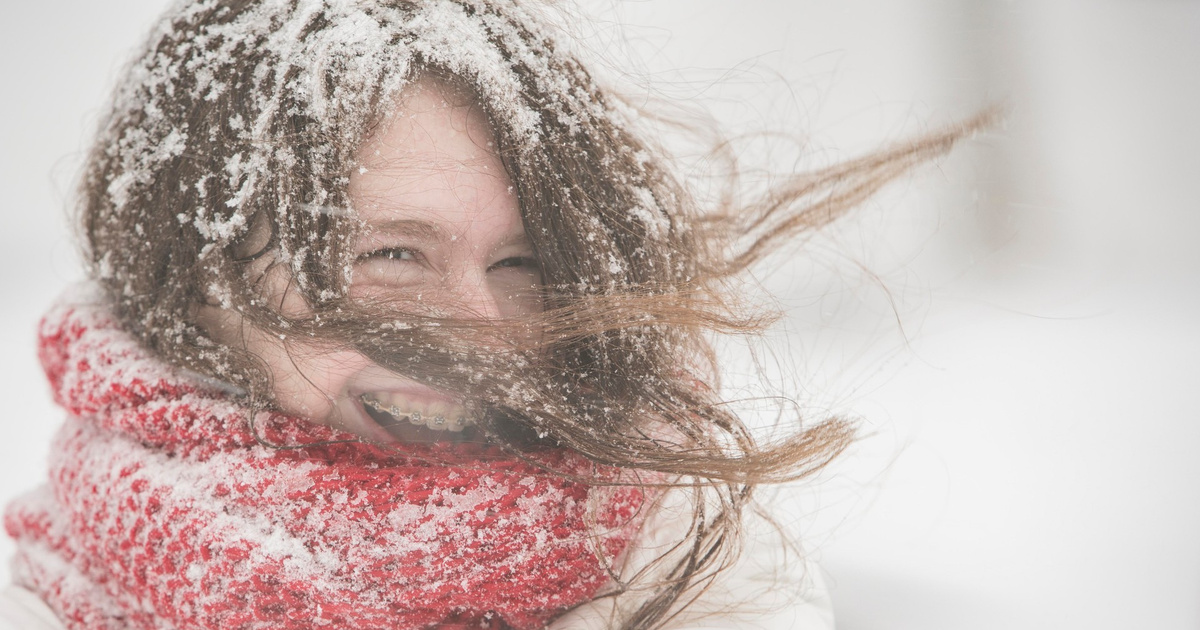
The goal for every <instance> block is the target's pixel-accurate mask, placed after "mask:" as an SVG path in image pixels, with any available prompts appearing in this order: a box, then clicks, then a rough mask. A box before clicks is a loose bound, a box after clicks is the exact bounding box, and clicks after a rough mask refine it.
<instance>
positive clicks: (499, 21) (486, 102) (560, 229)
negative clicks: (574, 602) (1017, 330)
mask: <svg viewBox="0 0 1200 630" xmlns="http://www.w3.org/2000/svg"><path fill="white" fill-rule="evenodd" d="M541 22H542V20H540V19H539V17H538V16H537V15H535V14H534V12H533V11H532V10H531V9H530V8H529V7H527V6H525V5H524V4H523V3H520V2H517V1H512V0H454V1H453V2H421V1H405V0H364V1H363V2H359V3H357V4H356V5H355V6H353V7H346V6H337V7H334V6H319V5H317V4H315V3H300V2H297V1H295V0H262V1H254V0H216V1H207V2H195V3H192V4H182V5H180V6H179V8H177V9H176V10H174V12H173V13H171V14H169V15H168V16H166V17H165V18H164V19H163V20H162V22H161V23H160V25H159V26H158V27H157V28H156V30H155V31H154V32H153V34H152V36H151V39H150V41H149V43H148V46H147V48H146V49H145V51H144V53H143V54H142V55H141V57H140V58H139V59H138V60H137V61H136V62H135V63H134V65H133V66H132V67H131V69H130V71H129V73H128V74H127V76H126V78H125V80H124V81H123V82H122V83H121V84H120V86H119V87H118V90H117V93H116V97H115V102H114V104H113V108H112V111H111V113H110V115H109V116H108V118H107V119H106V122H105V125H104V126H103V128H102V129H101V131H100V134H99V137H98V140H97V142H96V144H95V147H94V148H93V150H92V153H91V155H90V159H89V161H88V164H87V167H86V171H85V175H84V178H83V181H82V212H81V220H82V227H83V231H84V234H85V237H86V248H87V251H86V259H87V260H88V261H90V269H91V273H92V275H93V277H95V278H96V279H97V280H98V281H99V283H100V284H101V285H102V286H103V287H104V289H105V290H106V292H107V294H108V295H109V297H110V299H111V301H112V304H113V305H114V308H115V309H116V312H117V315H118V316H119V317H120V318H121V320H122V321H123V322H124V324H125V326H126V327H127V328H128V329H129V330H131V331H133V332H134V333H135V334H136V335H138V336H139V337H140V339H141V340H142V341H143V343H144V344H145V345H146V346H147V347H149V348H150V349H152V350H153V351H154V352H156V353H158V354H159V355H160V356H162V357H163V358H164V359H165V360H167V361H170V362H172V363H174V364H176V365H179V366H181V367H184V368H186V369H189V370H192V371H195V372H199V373H202V374H206V375H208V376H211V377H213V378H216V379H220V380H221V381H224V382H227V383H230V384H232V385H234V386H236V387H237V388H240V389H242V390H244V391H245V392H246V397H247V398H248V400H249V401H250V402H251V404H262V405H270V404H271V401H270V396H271V386H270V375H269V369H268V367H267V366H264V365H262V364H261V361H260V360H259V359H258V358H257V357H255V356H253V355H251V354H249V353H247V352H245V351H244V350H243V349H240V348H238V347H233V346H230V345H227V344H223V343H220V342H219V341H218V340H216V339H214V338H213V336H212V335H210V334H209V331H207V330H206V328H205V326H204V325H202V322H201V321H200V319H199V317H198V311H199V308H200V306H201V305H219V306H220V307H221V308H223V309H226V310H228V311H232V312H236V313H238V314H239V315H240V317H241V318H242V321H243V322H245V323H246V324H247V325H251V326H255V327H258V328H260V329H262V330H265V331H269V332H272V333H276V334H280V335H292V336H299V337H312V338H316V339H321V340H323V341H327V342H330V343H333V344H338V345H340V346H343V347H348V348H354V349H357V350H358V351H360V352H362V353H363V354H364V355H366V356H367V357H369V358H371V359H372V360H374V361H375V362H377V363H378V364H379V365H381V366H384V367H386V368H389V369H391V370H393V371H395V372H396V373H398V374H402V375H404V376H406V377H409V378H413V379H416V380H418V381H421V382H424V383H427V384H429V385H431V386H433V387H437V388H440V389H443V390H446V391H453V392H456V393H459V394H462V395H463V397H464V398H466V399H469V400H472V401H476V402H475V403H474V404H476V405H478V406H481V407H484V408H486V409H487V410H488V413H487V414H485V415H484V416H483V419H482V421H481V422H482V429H483V430H484V431H485V432H487V433H488V435H489V436H490V438H491V439H492V440H494V441H495V442H497V443H498V444H501V445H503V446H506V447H508V448H510V449H512V450H513V451H514V452H515V453H519V452H521V449H522V448H526V447H528V446H529V444H530V443H539V442H542V443H547V444H554V445H559V446H563V447H567V448H571V449H574V450H576V451H578V452H580V453H582V454H583V455H585V456H587V457H588V458H590V459H591V460H593V461H595V462H597V463H600V464H605V465H610V466H617V467H621V468H625V469H630V470H638V471H652V472H653V473H654V475H653V476H652V478H653V479H655V480H657V481H661V480H667V481H666V483H667V484H668V485H675V486H679V487H682V488H687V489H690V490H691V491H692V492H693V495H692V496H693V501H692V521H693V522H692V524H691V526H690V527H688V528H686V531H685V532H684V533H683V538H682V540H681V541H680V542H679V544H678V545H676V546H675V548H674V550H673V552H671V553H669V554H665V556H664V558H665V559H664V561H663V563H664V564H663V566H662V567H661V568H660V570H657V571H653V572H644V573H639V575H638V576H636V579H635V578H634V577H630V576H616V577H617V578H618V581H617V583H618V585H619V586H618V589H617V590H618V591H621V590H630V591H632V590H634V586H636V585H635V584H634V582H636V581H637V580H643V581H647V582H649V585H648V586H647V585H643V586H642V587H640V588H639V589H637V590H638V592H639V593H641V595H640V599H639V600H638V603H637V605H635V606H632V607H628V608H626V609H625V612H624V613H623V616H621V618H619V619H616V620H614V623H615V624H616V625H618V626H619V627H622V628H653V627H658V626H660V625H662V624H663V623H665V622H666V620H668V619H670V618H671V616H672V615H674V614H675V613H676V612H677V611H678V610H679V609H680V607H681V606H683V605H685V604H686V603H687V602H689V601H690V600H691V598H693V597H694V595H695V593H696V590H697V588H698V587H699V586H702V585H703V584H705V583H707V578H708V577H710V576H711V574H712V573H713V571H714V570H716V569H717V568H719V567H721V566H723V565H724V564H725V563H726V562H727V560H728V559H729V556H730V554H731V553H733V552H734V551H735V550H736V548H737V533H738V525H739V523H740V519H741V514H742V511H743V509H744V507H745V506H746V504H747V502H748V501H749V499H750V497H751V495H752V492H753V489H754V488H755V486H756V485H758V484H762V483H771V482H781V481H787V480H792V479H797V478H801V477H804V476H806V475H809V474H811V473H812V472H813V471H816V470H818V469H820V468H821V467H822V466H824V465H825V464H826V463H827V462H829V461H830V460H831V459H832V458H833V457H835V456H836V455H837V454H838V453H839V452H840V451H842V450H843V449H844V448H845V447H846V446H847V444H848V443H849V442H850V440H851V439H852V436H853V433H854V431H853V427H852V425H851V424H850V423H848V422H846V421H843V420H841V419H837V418H831V419H823V420H821V421H819V422H815V423H797V429H796V430H795V431H794V432H793V433H792V434H791V435H789V436H787V437H785V438H784V439H782V440H779V441H776V442H772V443H769V444H761V443H759V441H758V440H756V438H755V436H754V435H753V434H752V432H751V431H749V430H748V429H747V427H746V425H745V424H743V422H742V421H741V420H739V418H738V417H737V416H736V415H735V414H733V413H732V412H731V411H730V410H729V408H728V407H727V406H726V405H725V404H723V401H721V400H720V399H719V397H718V395H717V393H716V389H717V388H716V378H717V376H716V375H717V373H718V370H717V368H716V366H715V365H714V360H713V357H712V351H711V347H710V345H709V343H708V341H707V337H706V336H708V335H710V334H712V333H713V332H718V333H721V332H733V333H738V334H746V333H754V332H757V331H759V330H761V329H762V328H763V326H765V325H766V324H767V323H769V321H770V319H771V317H770V314H761V313H754V312H744V309H743V308H742V307H741V305H740V302H739V300H738V296H737V295H732V294H730V293H729V291H728V289H727V287H728V286H729V281H730V280H732V279H734V278H736V277H737V276H739V275H740V274H742V273H743V272H744V271H745V270H746V269H747V268H748V267H750V266H751V265H753V264H754V263H755V262H756V261H757V260H759V259H760V258H762V257H763V256H764V255H765V254H767V253H769V252H770V251H772V249H774V248H775V247H777V246H778V245H779V244H781V243H783V242H786V241H787V240H788V239H791V238H793V237H795V236H796V235H797V234H799V233H802V232H804V231H807V230H813V229H816V228H818V227H820V226H822V225H824V224H825V223H827V222H829V221H831V220H833V219H834V218H836V217H838V216H839V215H841V214H843V213H844V212H845V211H847V210H848V209H850V208H853V207H854V206H855V205H856V204H858V203H859V202H861V201H863V200H864V199H866V198H867V197H868V196H870V195H871V194H872V193H874V192H875V191H876V190H878V189H879V188H880V187H881V186H882V185H884V184H885V183H886V182H888V181H890V180H892V179H894V178H896V177H897V176H899V175H901V174H903V173H905V172H906V171H908V170H909V169H910V168H912V167H913V166H914V165H916V164H920V163H922V162H924V161H927V160H928V159H930V158H931V157H932V156H935V155H937V154H940V153H942V152H944V151H946V150H947V149H948V148H949V147H950V146H951V145H952V144H953V143H954V141H955V140H957V139H958V138H961V137H962V136H964V135H965V134H967V133H969V132H970V131H972V130H973V129H975V128H977V127H979V126H980V125H982V124H983V122H984V121H983V120H982V119H980V120H976V121H973V122H970V123H967V124H964V125H957V126H954V127H952V128H949V129H946V130H944V131H941V132H937V133H933V134H929V135H927V136H925V137H922V138H920V139H917V140H915V141H911V142H906V143H903V144H901V145H898V146H895V147H893V148H890V149H887V150H883V151H879V152H877V153H874V154H872V155H869V156H866V157H864V158H861V159H858V160H853V161H850V162H846V163H843V164H839V165H836V166H833V167H830V168H828V169H825V170H822V171H819V172H814V173H804V174H797V175H794V176H792V177H790V178H788V179H787V180H786V181H784V182H783V183H782V184H780V185H778V186H776V187H774V188H773V189H772V190H770V191H769V193H768V194H767V195H765V196H764V197H763V198H762V199H760V200H757V201H752V202H749V203H739V204H732V203H731V204H726V205H724V206H722V207H716V208H701V207H697V205H696V203H695V202H694V201H693V197H692V195H691V194H690V193H689V191H688V189H687V188H686V187H685V186H684V185H682V184H681V183H680V182H679V181H678V180H677V179H676V178H675V176H674V175H673V173H672V172H671V170H670V162H669V160H667V159H665V158H664V157H663V156H662V155H661V154H660V153H659V152H657V151H655V150H653V149H652V148H651V147H650V146H648V145H647V144H646V143H645V142H643V141H642V140H641V139H639V136H638V132H637V130H638V125H637V124H636V117H637V113H636V112H635V111H632V110H630V109H629V108H627V107H624V106H623V105H622V104H621V103H620V102H618V101H617V100H615V99H614V98H613V97H612V96H611V95H610V94H609V93H607V92H606V91H605V90H604V89H602V88H601V87H600V86H599V85H598V84H597V83H596V82H595V81H594V80H593V79H592V77H591V76H590V75H589V73H588V72H587V71H586V70H585V69H584V68H583V67H582V66H581V65H580V63H579V62H578V61H577V60H576V59H574V58H573V57H571V56H570V55H569V54H566V53H564V52H562V51H560V50H559V47H558V46H557V45H556V43H555V41H554V40H553V38H552V37H550V36H549V35H547V33H546V32H545V31H544V29H543V28H542V27H540V26H538V25H539V24H541ZM350 26H353V28H350ZM423 75H435V76H437V77H439V78H440V80H444V81H448V82H451V83H453V84H456V85H459V86H461V87H462V88H464V89H466V90H469V91H470V92H471V93H473V94H474V97H475V99H476V100H477V102H478V104H479V106H480V107H481V108H482V109H483V110H484V111H485V112H486V114H487V116H488V118H489V120H490V122H491V124H492V127H493V130H494V132H495V136H496V142H497V152H498V155H499V156H500V158H501V160H502V161H503V163H504V165H505V167H506V169H507V171H508V175H509V177H510V178H511V181H512V183H513V186H514V188H515V192H516V194H517V196H518V198H519V200H520V205H521V208H522V214H523V219H524V223H525V228H526V232H527V233H528V235H529V238H530V239H531V240H532V242H533V245H534V248H535V251H536V255H537V258H538V260H539V262H540V265H541V268H542V274H543V280H544V284H543V287H542V291H543V295H542V300H543V302H542V303H543V304H544V311H543V312H542V313H541V314H540V316H536V317H533V318H530V319H528V320H526V321H522V322H505V321H500V322H483V323H481V322H478V321H460V320H454V319H446V318H439V317H433V316H429V315H419V314H417V313H418V312H419V311H417V310H415V309H413V310H406V309H405V308H404V305H403V304H397V303H395V302H392V303H389V304H364V303H361V302H351V301H350V300H349V299H348V298H347V287H348V284H349V280H350V267H351V264H352V262H353V258H352V254H351V251H350V243H352V242H353V238H354V236H355V234H356V230H358V229H359V225H358V223H357V221H356V219H355V217H354V212H353V208H352V205H351V202H350V198H349V195H348V192H347V187H348V183H349V174H350V172H351V171H352V169H353V168H354V167H355V164H354V154H355V151H356V150H357V148H358V147H359V146H360V145H361V144H362V143H363V141H364V139H366V138H367V137H369V136H370V134H371V133H372V131H373V130H374V129H375V128H376V126H377V125H379V124H380V123H381V121H382V120H383V118H384V117H385V116H386V115H387V114H388V112H389V110H390V109H391V108H392V107H394V103H395V97H396V95H397V94H398V93H399V91H400V90H402V89H403V88H404V86H405V85H407V84H409V83H410V82H411V81H413V80H415V79H416V78H417V77H418V76H423ZM730 198H731V199H732V198H736V197H730ZM263 261H266V262H267V266H268V268H281V269H284V270H286V272H287V276H288V278H289V279H290V282H291V283H292V284H293V286H294V288H295V290H296V291H298V292H299V293H300V294H301V295H303V296H304V298H305V299H306V301H307V302H308V305H309V306H310V307H311V308H310V310H309V312H308V313H306V314H305V315H304V316H288V315H285V314H284V313H281V312H280V311H279V310H278V309H277V308H275V307H274V306H273V305H272V304H270V303H268V302H267V301H266V300H264V299H263V296H262V295H261V290H260V286H259V282H260V281H261V279H262V277H263V272H262V269H263V265H262V264H255V263H256V262H259V263H261V262H263ZM252 270H254V271H252ZM529 328H532V329H535V330H536V332H537V334H536V335H528V334H524V333H523V330H524V329H529ZM497 339H500V340H503V341H505V342H506V343H499V344H498V343H496V340H497ZM530 339H536V340H537V341H536V343H533V342H531V341H529V340H530ZM480 348H487V350H480ZM464 366H465V367H464Z"/></svg>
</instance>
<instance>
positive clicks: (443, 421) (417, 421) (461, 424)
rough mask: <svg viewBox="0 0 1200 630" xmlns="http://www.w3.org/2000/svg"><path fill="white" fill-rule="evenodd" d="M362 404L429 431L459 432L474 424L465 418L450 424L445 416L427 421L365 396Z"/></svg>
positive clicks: (422, 417)
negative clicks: (445, 430) (426, 428)
mask: <svg viewBox="0 0 1200 630" xmlns="http://www.w3.org/2000/svg"><path fill="white" fill-rule="evenodd" d="M362 402H363V404H364V405H366V406H368V407H370V408H372V409H374V410H375V411H380V412H383V413H386V414H388V415H390V416H391V417H393V418H395V419H397V420H408V421H409V423H411V424H414V425H417V426H425V427H429V428H431V429H442V428H447V429H449V430H451V431H461V430H463V429H464V428H465V427H468V426H471V425H472V424H474V422H473V421H472V420H471V419H470V418H468V417H466V416H460V417H459V418H458V419H457V421H455V422H451V421H450V420H449V419H447V418H446V417H445V416H441V415H436V416H433V417H432V418H429V419H428V420H427V419H426V418H425V417H424V416H422V415H421V412H420V411H404V410H403V409H400V408H399V407H396V406H394V405H384V404H383V403H381V402H379V401H378V400H375V399H373V398H368V397H365V396H364V397H363V399H362ZM447 425H449V426H447Z"/></svg>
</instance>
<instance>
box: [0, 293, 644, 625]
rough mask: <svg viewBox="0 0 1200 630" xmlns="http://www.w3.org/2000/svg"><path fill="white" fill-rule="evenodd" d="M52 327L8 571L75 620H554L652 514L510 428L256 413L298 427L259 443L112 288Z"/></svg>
mask: <svg viewBox="0 0 1200 630" xmlns="http://www.w3.org/2000/svg"><path fill="white" fill-rule="evenodd" d="M39 347H40V356H41V359H42V364H43V366H44V367H45V370H46V375H47V377H48V378H49V380H50V385H51V387H52V389H53V392H54V396H55V399H56V401H57V402H58V403H59V404H60V405H62V406H63V407H64V408H65V409H66V410H67V411H68V414H69V415H68V419H67V421H66V424H65V425H64V427H63V428H62V430H61V432H60V433H59V435H58V437H57V440H56V444H55V446H54V448H53V455H52V456H51V463H50V480H49V484H48V485H47V486H44V487H42V488H39V489H38V490H35V491H33V492H31V493H29V494H27V495H25V496H23V497H21V498H20V499H18V500H17V501H15V502H14V503H13V504H11V505H10V506H9V507H8V510H7V512H6V513H5V518H4V525H5V528H6V529H7V531H8V534H9V535H10V536H12V537H13V538H15V539H16V541H17V544H18V554H17V556H16V558H15V560H14V562H13V575H14V579H15V580H16V581H17V583H19V584H20V585H22V586H25V587H26V588H29V589H31V590H33V591H34V592H36V593H38V594H40V595H41V596H42V598H43V599H44V600H45V601H46V602H47V603H48V604H49V605H50V607H51V608H52V609H54V610H55V612H56V613H57V614H58V615H59V617H60V618H61V619H62V621H63V622H64V623H65V624H66V626H67V627H68V628H70V629H72V630H82V629H84V628H86V629H88V630H109V629H112V630H117V629H143V628H145V629H149V628H158V629H163V628H172V629H185V628H187V629H191V628H221V629H250V628H285V629H308V628H325V627H329V628H354V629H371V628H380V629H382V628H388V629H392V630H403V629H409V628H413V629H415V628H431V627H439V626H441V627H471V628H492V629H498V628H510V627H511V628H517V629H524V628H539V627H542V626H544V625H545V624H546V623H547V622H548V621H549V620H551V619H552V618H553V617H555V616H556V615H558V614H559V613H561V612H562V611H563V610H565V609H566V608H569V607H571V606H574V605H576V604H579V603H581V602H584V601H586V600H588V599H590V598H592V597H594V596H595V595H596V594H597V593H598V592H599V591H600V590H601V589H602V588H604V587H605V585H607V584H608V583H609V577H608V572H607V571H606V569H605V567H606V566H608V565H611V564H612V563H613V562H614V559H615V558H617V557H618V556H619V555H620V554H621V553H622V551H623V550H624V549H625V547H626V546H627V544H628V541H629V540H630V537H631V536H632V535H633V533H634V531H635V530H636V528H637V521H638V512H639V509H640V507H641V505H642V503H643V502H644V496H643V493H642V492H641V491H640V490H639V489H637V488H635V487H629V486H619V485H616V486H610V485H587V484H583V483H580V482H576V481H570V480H567V479H564V478H563V477H561V476H558V475H553V474H548V473H546V472H545V471H544V470H542V469H540V468H538V467H536V466H534V465H532V464H529V463H524V462H521V461H519V460H517V459H514V458H512V457H511V456H507V455H505V454H503V453H502V452H500V451H499V450H498V449H495V448H494V447H488V446H484V445H462V444H459V445H451V444H446V445H438V444H433V445H420V446H417V445H413V446H411V447H407V446H406V447H405V448H404V449H403V450H402V451H401V450H397V449H394V448H384V447H378V446H374V445H370V444H365V443H361V442H352V443H343V444H336V445H321V444H319V443H320V442H323V441H326V440H345V439H353V436H350V435H347V434H342V433H339V432H337V431H336V430H333V429H328V428H324V427H318V426H314V425H311V424H309V423H307V422H305V421H303V420H300V419H297V418H292V417H287V416H282V415H278V414H268V413H262V414H259V416H258V417H257V418H256V420H255V424H256V427H257V431H258V433H259V435H260V436H261V437H262V438H264V439H265V440H266V441H268V442H269V443H271V444H282V445H290V446H298V445H302V447H301V448H288V449H279V448H272V447H268V446H264V445H262V444H261V443H260V442H259V441H258V440H256V439H255V436H254V434H253V433H252V432H251V431H250V424H249V422H248V419H249V418H248V411H247V410H246V409H244V408H243V407H242V406H239V404H238V403H237V402H236V401H235V400H234V399H233V398H232V397H231V396H230V395H228V394H226V393H223V392H221V391H220V390H219V389H218V388H214V387H212V386H211V385H210V384H206V383H205V382H204V381H203V379H199V378H196V377H194V376H190V375H188V374H185V373H182V372H181V371H179V370H176V369H173V368H171V367H169V366H167V365H165V364H163V363H162V362H160V361H157V360H155V359H154V358H152V357H150V356H149V355H148V354H147V353H146V352H145V351H144V350H143V349H141V348H140V347H139V346H138V344H137V343H136V342H135V341H134V340H133V338H132V337H131V336H129V335H128V334H126V333H125V332H123V331H122V330H120V328H119V327H118V325H117V323H116V322H115V320H114V319H113V318H112V317H111V315H109V314H108V312H107V311H106V309H104V308H103V307H98V306H80V305H74V306H71V305H64V306H60V307H57V308H56V309H55V310H54V311H52V312H51V313H50V314H49V315H47V317H46V318H45V319H44V320H43V322H42V325H41V330H40V346H39ZM536 457H537V458H538V459H539V460H540V463H544V464H546V465H548V466H550V467H551V468H553V469H555V470H559V471H566V472H571V473H575V474H580V475H595V474H599V473H598V471H597V470H596V469H595V467H594V465H592V464H590V463H589V462H587V461H586V460H584V459H583V458H582V457H580V456H578V455H574V454H571V453H566V452H562V451H550V452H544V453H538V454H537V455H536ZM608 474H609V475H613V474H615V473H612V472H611V471H609V473H608Z"/></svg>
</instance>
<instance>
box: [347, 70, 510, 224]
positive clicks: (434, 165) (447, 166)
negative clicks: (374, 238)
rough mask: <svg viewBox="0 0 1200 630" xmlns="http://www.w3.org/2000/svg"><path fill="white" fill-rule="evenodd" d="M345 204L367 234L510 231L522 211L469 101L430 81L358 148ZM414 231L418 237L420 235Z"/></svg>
mask: <svg viewBox="0 0 1200 630" xmlns="http://www.w3.org/2000/svg"><path fill="white" fill-rule="evenodd" d="M355 166H356V168H355V169H354V171H353V172H352V174H351V178H350V197H351V200H352V202H353V204H354V207H355V211H356V212H357V214H358V216H359V218H360V219H361V220H362V221H363V222H365V223H366V224H368V226H371V227H384V226H407V229H408V230H409V231H413V230H417V226H416V225H415V224H414V222H424V223H428V224H433V225H434V226H435V228H437V229H442V230H444V231H446V232H448V233H450V234H454V233H459V232H462V231H463V230H465V229H467V228H469V227H471V226H473V225H475V224H484V225H486V226H488V227H489V228H490V229H503V230H506V231H508V230H511V229H512V226H513V225H517V226H519V225H520V210H519V207H518V205H517V202H516V197H515V195H514V194H513V191H512V186H511V183H510V180H509V177H508V174H507V173H506V172H505V169H504V165H503V163H502V162H501V161H500V158H499V157H498V155H497V154H496V151H495V141H494V135H493V132H492V129H491V126H490V125H489V123H488V120H487V117H486V116H485V115H484V113H483V110H482V109H481V108H480V107H479V106H478V105H477V104H476V102H475V100H474V98H472V97H471V96H470V95H469V94H465V93H464V92H463V91H462V90H460V89H456V88H454V87H452V86H449V85H447V84H445V83H444V82H440V81H437V80H434V79H421V80H418V81H416V82H414V83H413V84H412V85H410V86H408V87H407V88H406V89H405V90H404V91H403V93H402V95H401V98H400V99H399V100H398V101H397V104H396V107H395V109H394V110H393V112H392V114H391V115H390V116H388V117H387V118H386V119H385V120H384V121H383V123H382V124H381V125H380V126H379V128H378V129H377V130H376V131H375V133H373V134H372V135H371V136H370V137H369V138H368V139H367V140H366V142H364V143H363V145H362V146H361V147H360V148H359V150H358V152H357V154H356V165H355ZM417 231H419V230H417Z"/></svg>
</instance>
